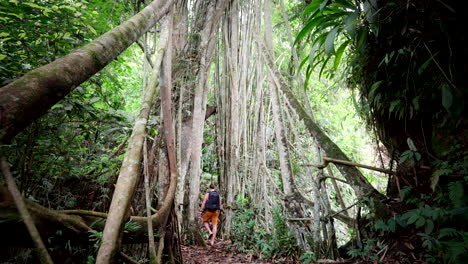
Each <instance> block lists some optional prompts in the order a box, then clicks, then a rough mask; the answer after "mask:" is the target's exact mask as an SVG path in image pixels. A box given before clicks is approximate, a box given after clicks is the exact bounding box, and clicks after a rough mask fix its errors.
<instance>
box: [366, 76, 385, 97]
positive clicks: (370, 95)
mask: <svg viewBox="0 0 468 264" xmlns="http://www.w3.org/2000/svg"><path fill="white" fill-rule="evenodd" d="M382 82H383V80H380V81H377V82H375V83H374V84H372V86H371V88H370V92H369V98H373V97H374V94H375V91H377V88H379V87H380V85H381V84H382Z"/></svg>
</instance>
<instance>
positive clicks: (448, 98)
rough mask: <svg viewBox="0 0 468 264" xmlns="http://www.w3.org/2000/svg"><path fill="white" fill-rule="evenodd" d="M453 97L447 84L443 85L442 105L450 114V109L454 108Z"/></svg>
mask: <svg viewBox="0 0 468 264" xmlns="http://www.w3.org/2000/svg"><path fill="white" fill-rule="evenodd" d="M452 102H453V95H452V91H451V89H450V87H449V86H448V85H447V84H443V85H442V105H443V106H444V107H445V109H446V110H447V111H448V112H450V110H449V109H450V107H451V106H452Z"/></svg>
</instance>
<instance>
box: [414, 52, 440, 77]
mask: <svg viewBox="0 0 468 264" xmlns="http://www.w3.org/2000/svg"><path fill="white" fill-rule="evenodd" d="M438 53H439V52H436V53H435V54H434V55H432V56H431V57H430V58H429V59H427V60H426V62H424V63H423V64H422V65H421V67H419V69H418V74H419V75H421V74H422V73H423V72H424V70H426V68H427V66H428V65H429V62H431V61H432V60H433V59H434V57H435V56H436V55H437V54H438Z"/></svg>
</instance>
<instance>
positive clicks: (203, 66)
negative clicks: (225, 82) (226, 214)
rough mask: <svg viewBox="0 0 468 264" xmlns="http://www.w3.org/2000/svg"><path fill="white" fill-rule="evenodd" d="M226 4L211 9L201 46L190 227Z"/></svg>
mask: <svg viewBox="0 0 468 264" xmlns="http://www.w3.org/2000/svg"><path fill="white" fill-rule="evenodd" d="M226 3H227V1H226V0H220V1H217V2H216V3H214V4H212V6H211V7H210V8H209V10H210V11H209V12H208V13H209V14H212V16H211V17H209V18H208V20H207V21H206V23H205V26H204V29H203V33H202V39H201V44H200V51H201V52H202V55H201V58H200V69H199V72H198V75H197V82H196V87H195V97H194V108H193V119H192V153H191V161H190V162H191V165H190V166H191V167H190V193H189V205H188V206H189V207H188V208H189V209H188V221H189V225H193V224H194V223H195V216H196V212H198V210H199V206H198V202H199V198H198V195H199V193H200V160H201V159H200V157H201V147H202V141H203V126H204V123H205V122H204V121H205V112H206V97H207V81H208V78H207V76H208V75H209V70H210V65H211V58H212V55H213V51H214V44H215V43H216V40H217V39H216V38H215V37H214V36H215V35H216V33H217V28H218V24H219V20H220V17H221V15H222V13H223V11H224V9H225V8H226Z"/></svg>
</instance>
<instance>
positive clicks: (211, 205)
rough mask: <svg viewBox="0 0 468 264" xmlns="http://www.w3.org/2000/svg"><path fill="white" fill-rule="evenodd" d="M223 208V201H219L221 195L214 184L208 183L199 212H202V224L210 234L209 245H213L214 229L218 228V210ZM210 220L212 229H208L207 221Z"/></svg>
mask: <svg viewBox="0 0 468 264" xmlns="http://www.w3.org/2000/svg"><path fill="white" fill-rule="evenodd" d="M221 209H223V203H222V201H221V196H219V193H218V192H216V191H215V185H214V184H213V183H212V184H210V192H208V193H206V194H205V198H204V199H203V203H202V205H201V212H200V213H202V214H203V225H204V226H205V228H206V230H208V233H209V234H210V236H209V238H210V245H212V246H213V245H214V241H215V239H216V231H217V230H218V217H219V212H220V210H221ZM210 220H211V224H212V226H213V227H212V229H210V224H209V223H208V222H209V221H210Z"/></svg>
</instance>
